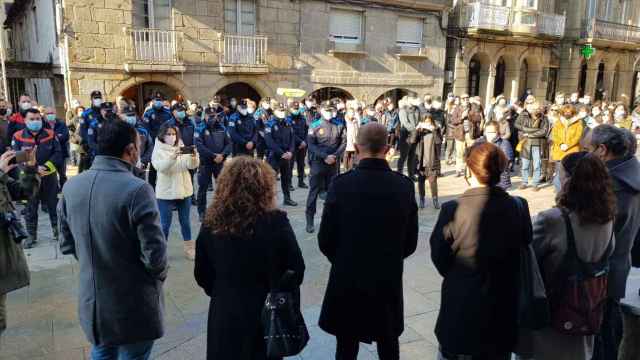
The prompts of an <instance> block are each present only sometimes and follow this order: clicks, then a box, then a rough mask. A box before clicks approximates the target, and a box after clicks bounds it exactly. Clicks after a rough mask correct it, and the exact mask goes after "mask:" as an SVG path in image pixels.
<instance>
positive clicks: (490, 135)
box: [484, 132, 498, 143]
mask: <svg viewBox="0 0 640 360" xmlns="http://www.w3.org/2000/svg"><path fill="white" fill-rule="evenodd" d="M484 137H485V138H486V139H487V142H490V143H492V142H494V141H495V140H496V139H497V138H498V134H497V133H489V132H486V133H485V134H484Z"/></svg>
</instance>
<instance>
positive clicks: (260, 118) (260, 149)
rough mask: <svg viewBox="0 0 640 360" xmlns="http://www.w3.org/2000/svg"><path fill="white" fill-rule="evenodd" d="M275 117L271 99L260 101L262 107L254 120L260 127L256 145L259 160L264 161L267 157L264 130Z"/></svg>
mask: <svg viewBox="0 0 640 360" xmlns="http://www.w3.org/2000/svg"><path fill="white" fill-rule="evenodd" d="M271 117H273V109H271V99H270V98H264V99H262V101H260V107H259V108H258V109H257V110H256V112H255V114H254V118H255V119H256V126H257V127H258V143H257V144H256V150H257V156H258V159H260V160H262V159H264V157H265V155H267V143H266V142H265V139H264V128H265V126H266V124H267V122H268V121H269V120H270V119H271Z"/></svg>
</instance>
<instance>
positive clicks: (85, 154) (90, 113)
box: [78, 90, 103, 172]
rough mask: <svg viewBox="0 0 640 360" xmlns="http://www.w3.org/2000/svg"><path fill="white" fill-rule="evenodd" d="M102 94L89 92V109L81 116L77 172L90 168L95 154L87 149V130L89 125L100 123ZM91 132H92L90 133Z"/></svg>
mask: <svg viewBox="0 0 640 360" xmlns="http://www.w3.org/2000/svg"><path fill="white" fill-rule="evenodd" d="M102 102H103V101H102V93H101V92H100V91H98V90H94V91H92V92H91V107H89V108H87V109H86V110H85V111H84V112H83V113H82V115H81V119H80V129H79V131H78V133H79V134H80V147H81V148H82V155H81V156H80V165H79V166H78V171H79V172H83V171H85V170H87V169H89V168H90V167H91V163H92V162H93V158H94V157H95V153H93V152H92V151H91V148H90V147H89V129H90V128H91V126H90V124H92V123H95V122H96V121H97V122H101V121H102V116H101V115H100V106H102ZM91 132H93V130H92V131H91Z"/></svg>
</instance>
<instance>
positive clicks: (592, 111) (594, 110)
mask: <svg viewBox="0 0 640 360" xmlns="http://www.w3.org/2000/svg"><path fill="white" fill-rule="evenodd" d="M591 114H593V116H598V115H600V109H597V108H594V109H593V110H591Z"/></svg>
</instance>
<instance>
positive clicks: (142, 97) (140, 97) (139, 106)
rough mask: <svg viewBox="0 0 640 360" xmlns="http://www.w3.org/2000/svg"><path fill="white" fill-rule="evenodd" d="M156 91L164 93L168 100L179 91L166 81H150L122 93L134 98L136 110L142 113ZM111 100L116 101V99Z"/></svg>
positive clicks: (130, 98) (127, 97)
mask: <svg viewBox="0 0 640 360" xmlns="http://www.w3.org/2000/svg"><path fill="white" fill-rule="evenodd" d="M156 93H160V94H162V96H163V97H164V98H165V99H167V100H170V99H173V98H175V97H176V95H177V94H178V92H177V91H176V90H175V89H174V88H172V87H171V86H169V85H167V84H165V83H161V82H157V81H149V82H145V83H142V84H137V85H133V86H132V87H130V88H128V89H126V90H124V91H123V92H122V93H120V95H121V96H123V97H125V98H126V99H129V100H133V102H134V103H135V104H136V111H137V112H138V113H139V114H142V113H143V112H144V109H145V107H146V105H147V104H148V103H149V101H151V99H152V98H153V96H154V95H155V94H156ZM109 100H113V101H115V99H109Z"/></svg>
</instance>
